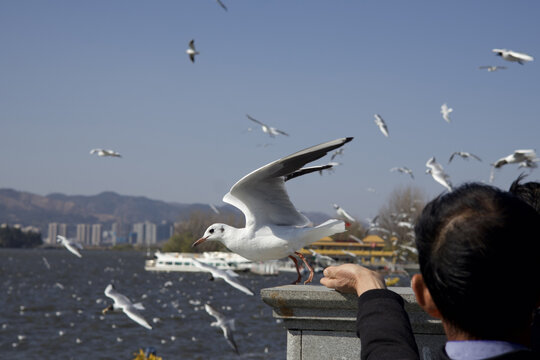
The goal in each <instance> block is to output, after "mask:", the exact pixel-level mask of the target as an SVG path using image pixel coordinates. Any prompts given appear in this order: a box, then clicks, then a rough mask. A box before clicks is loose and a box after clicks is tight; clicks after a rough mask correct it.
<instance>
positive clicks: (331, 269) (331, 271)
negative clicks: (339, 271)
mask: <svg viewBox="0 0 540 360" xmlns="http://www.w3.org/2000/svg"><path fill="white" fill-rule="evenodd" d="M334 268H335V266H329V267H327V268H326V269H324V271H323V275H324V276H326V277H332V276H333V274H334Z"/></svg>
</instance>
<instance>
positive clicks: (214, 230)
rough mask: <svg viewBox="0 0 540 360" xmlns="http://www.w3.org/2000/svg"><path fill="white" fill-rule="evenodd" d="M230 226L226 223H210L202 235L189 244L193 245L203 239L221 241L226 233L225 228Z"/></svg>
mask: <svg viewBox="0 0 540 360" xmlns="http://www.w3.org/2000/svg"><path fill="white" fill-rule="evenodd" d="M230 228H231V227H230V226H229V225H226V224H219V223H218V224H212V225H210V226H209V227H208V229H206V231H205V232H204V235H203V236H202V237H201V238H200V239H199V240H197V241H195V242H194V243H193V245H191V246H192V247H195V246H197V245H199V244H202V243H203V242H205V241H219V242H221V243H223V239H224V237H225V236H227V233H228V231H227V230H228V229H230Z"/></svg>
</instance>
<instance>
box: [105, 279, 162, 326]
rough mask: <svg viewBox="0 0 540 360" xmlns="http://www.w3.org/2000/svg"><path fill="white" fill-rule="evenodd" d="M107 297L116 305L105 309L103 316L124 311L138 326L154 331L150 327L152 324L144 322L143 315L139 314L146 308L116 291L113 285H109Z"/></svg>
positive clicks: (106, 290)
mask: <svg viewBox="0 0 540 360" xmlns="http://www.w3.org/2000/svg"><path fill="white" fill-rule="evenodd" d="M105 295H106V296H107V297H110V298H111V299H113V301H114V303H113V304H112V305H109V306H107V307H106V308H105V309H103V310H102V313H103V314H106V313H107V312H108V311H117V312H119V311H123V312H124V314H126V315H127V316H128V317H129V318H130V319H131V320H133V321H135V322H136V323H137V324H139V325H141V326H144V327H145V328H147V329H149V330H152V326H150V324H148V322H146V320H144V318H143V317H142V316H141V314H139V310H144V306H143V305H142V304H141V303H135V304H133V303H132V302H131V301H130V300H129V299H128V298H127V297H126V296H125V295H122V294H120V293H119V292H118V291H116V289H115V288H114V286H113V285H112V284H109V285H107V287H106V288H105Z"/></svg>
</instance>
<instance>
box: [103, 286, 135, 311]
mask: <svg viewBox="0 0 540 360" xmlns="http://www.w3.org/2000/svg"><path fill="white" fill-rule="evenodd" d="M105 295H106V296H107V297H109V298H111V299H113V301H114V305H115V306H116V307H118V308H122V309H123V308H124V307H126V306H129V305H131V301H130V300H129V299H128V298H127V296H125V295H123V294H120V293H119V292H118V291H116V289H115V288H114V287H113V286H112V285H111V284H109V285H107V287H106V288H105Z"/></svg>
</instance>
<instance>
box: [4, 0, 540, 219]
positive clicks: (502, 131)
mask: <svg viewBox="0 0 540 360" xmlns="http://www.w3.org/2000/svg"><path fill="white" fill-rule="evenodd" d="M223 1H224V2H225V4H226V5H227V6H228V9H229V11H227V12H226V11H224V10H223V9H222V8H221V7H220V6H219V5H218V4H217V2H216V1H215V0H193V1H157V2H156V1H154V2H151V1H137V0H129V1H127V0H126V1H114V0H113V1H73V0H70V1H26V0H21V1H2V2H0V49H1V55H0V79H2V81H0V124H1V128H0V153H1V155H0V169H1V171H0V187H4V188H5V187H8V188H15V189H17V190H23V191H29V192H33V193H37V194H42V195H45V194H49V193H52V192H62V193H66V194H83V195H92V194H97V193H99V192H102V191H116V192H118V193H121V194H125V195H141V196H147V197H150V198H154V199H160V200H165V201H170V202H182V203H194V202H199V203H214V204H217V205H220V204H222V202H221V198H222V197H223V195H224V194H225V193H226V192H227V191H228V190H229V188H230V187H231V186H232V185H233V184H234V183H235V182H236V181H237V180H238V179H240V178H241V177H242V176H244V175H245V174H247V173H249V172H250V171H252V170H254V169H256V168H258V167H260V166H262V165H264V164H266V163H268V162H270V161H273V160H275V159H278V158H280V157H282V156H286V155H288V154H291V153H293V152H296V151H298V150H301V149H303V148H306V147H308V146H311V145H315V144H318V143H321V142H324V141H327V140H332V139H335V138H339V137H345V136H354V137H355V140H354V141H353V142H351V143H349V144H347V145H346V147H345V151H344V155H343V156H342V157H340V158H338V159H337V160H338V161H340V162H342V163H343V165H341V166H339V167H337V168H336V169H335V171H334V172H333V173H331V174H325V175H323V176H319V175H317V174H314V175H311V176H306V177H303V178H299V179H296V180H294V181H291V182H290V183H288V184H287V187H288V189H289V194H290V196H291V199H292V200H293V202H294V203H295V205H296V206H297V208H298V209H300V210H304V211H323V212H326V213H328V214H332V213H333V208H332V206H331V205H332V203H338V204H340V205H341V206H342V207H344V208H345V209H347V210H348V211H349V212H350V213H352V214H353V215H355V216H357V217H359V218H364V217H368V216H373V215H375V214H377V212H378V210H379V209H380V207H381V206H382V205H384V204H386V202H387V201H388V196H389V195H390V193H391V192H392V191H393V190H394V189H396V188H399V187H403V186H408V185H413V186H416V187H418V188H420V189H422V190H423V191H424V192H425V194H426V196H427V197H432V196H435V195H436V194H438V193H440V192H442V191H443V190H444V188H443V187H442V186H441V185H439V184H438V183H436V182H435V181H434V180H433V179H432V178H431V177H430V176H429V175H426V174H424V171H425V169H426V168H425V163H426V161H427V160H428V159H429V158H430V157H431V156H435V157H436V159H437V160H438V161H439V162H440V163H441V164H442V165H443V166H444V168H445V171H446V172H447V173H448V174H449V175H450V178H451V181H452V182H453V183H454V184H460V183H462V182H464V181H487V180H488V178H489V173H490V165H489V164H490V163H492V162H494V161H495V160H497V159H499V158H501V157H503V156H506V155H508V154H510V153H511V152H513V151H514V150H515V149H529V148H532V149H536V150H538V151H540V148H539V147H538V142H539V139H540V137H539V135H540V115H539V113H538V103H539V101H540V81H539V79H540V70H539V66H538V62H539V61H540V41H538V39H539V35H540V21H538V19H539V17H540V16H539V15H540V3H539V2H537V1H452V2H439V1H417V2H414V1H413V2H404V1H356V2H353V1H309V2H307V1H303V2H301V1H254V0H245V1H240V0H223ZM191 39H195V44H196V46H197V49H198V50H199V51H200V52H201V54H200V55H199V56H198V57H197V59H196V62H195V63H194V64H192V63H191V62H190V61H189V58H188V56H187V55H186V53H185V50H186V49H187V45H188V43H189V41H190V40H191ZM493 48H507V49H512V50H515V51H519V52H524V53H527V54H529V55H532V56H534V57H535V58H536V59H535V61H533V62H530V63H527V64H525V65H523V66H522V65H519V64H517V63H510V62H506V61H504V60H503V59H501V58H499V57H497V56H495V54H493V53H492V52H491V49H493ZM481 65H504V66H507V69H506V70H503V71H497V72H493V73H489V72H487V71H485V70H479V69H478V67H479V66H481ZM445 102H446V103H448V105H449V106H450V107H452V108H453V109H454V112H453V113H452V114H451V118H452V122H451V123H450V124H448V123H446V122H445V121H444V120H443V119H442V117H441V115H440V106H441V105H442V104H443V103H445ZM375 113H378V114H380V115H381V116H382V117H383V118H384V119H385V121H386V123H387V125H388V128H389V132H390V136H389V138H385V137H384V136H383V135H382V134H381V133H380V132H379V130H378V128H377V127H376V125H375V124H374V117H373V115H374V114H375ZM246 114H250V115H251V116H253V117H255V118H257V119H259V120H261V121H263V122H266V123H269V124H271V125H273V126H275V127H277V128H279V129H282V130H284V131H286V132H287V133H289V134H290V137H276V138H275V139H270V138H269V137H268V136H267V135H266V134H263V133H262V132H261V131H260V130H259V129H257V128H255V127H253V123H251V122H250V121H249V120H248V119H247V118H246ZM249 127H251V128H253V131H251V132H248V131H247V129H248V128H249ZM264 144H270V145H269V146H263V145H264ZM96 147H103V148H110V149H114V150H116V151H118V152H120V153H121V154H122V155H123V158H122V159H111V158H98V157H96V156H91V155H90V154H89V151H90V149H92V148H96ZM459 150H462V151H469V152H472V153H474V154H476V155H478V156H479V157H480V158H482V160H483V161H482V162H481V163H480V162H476V161H475V160H469V161H464V160H462V159H455V160H454V161H452V163H450V164H448V163H447V162H448V158H449V156H450V154H451V153H452V152H454V151H459ZM325 161H326V159H322V160H321V161H319V163H324V162H325ZM395 166H407V167H409V168H410V169H412V170H413V171H414V173H415V178H416V179H415V180H411V179H410V178H409V177H408V176H407V175H403V174H399V173H391V172H390V171H389V169H390V168H392V167H395ZM520 172H521V171H520V170H518V169H517V166H516V165H508V166H506V167H503V168H502V169H501V170H500V171H498V172H497V174H496V178H495V181H494V183H493V184H494V185H496V186H500V187H502V188H507V187H508V186H509V185H510V183H511V182H512V180H513V179H515V178H516V177H517V175H518V174H519V173H520ZM529 179H531V180H534V179H538V170H536V171H533V172H532V175H531V176H529ZM367 188H374V189H375V190H376V192H375V193H373V192H368V191H367V190H366V189H367Z"/></svg>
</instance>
